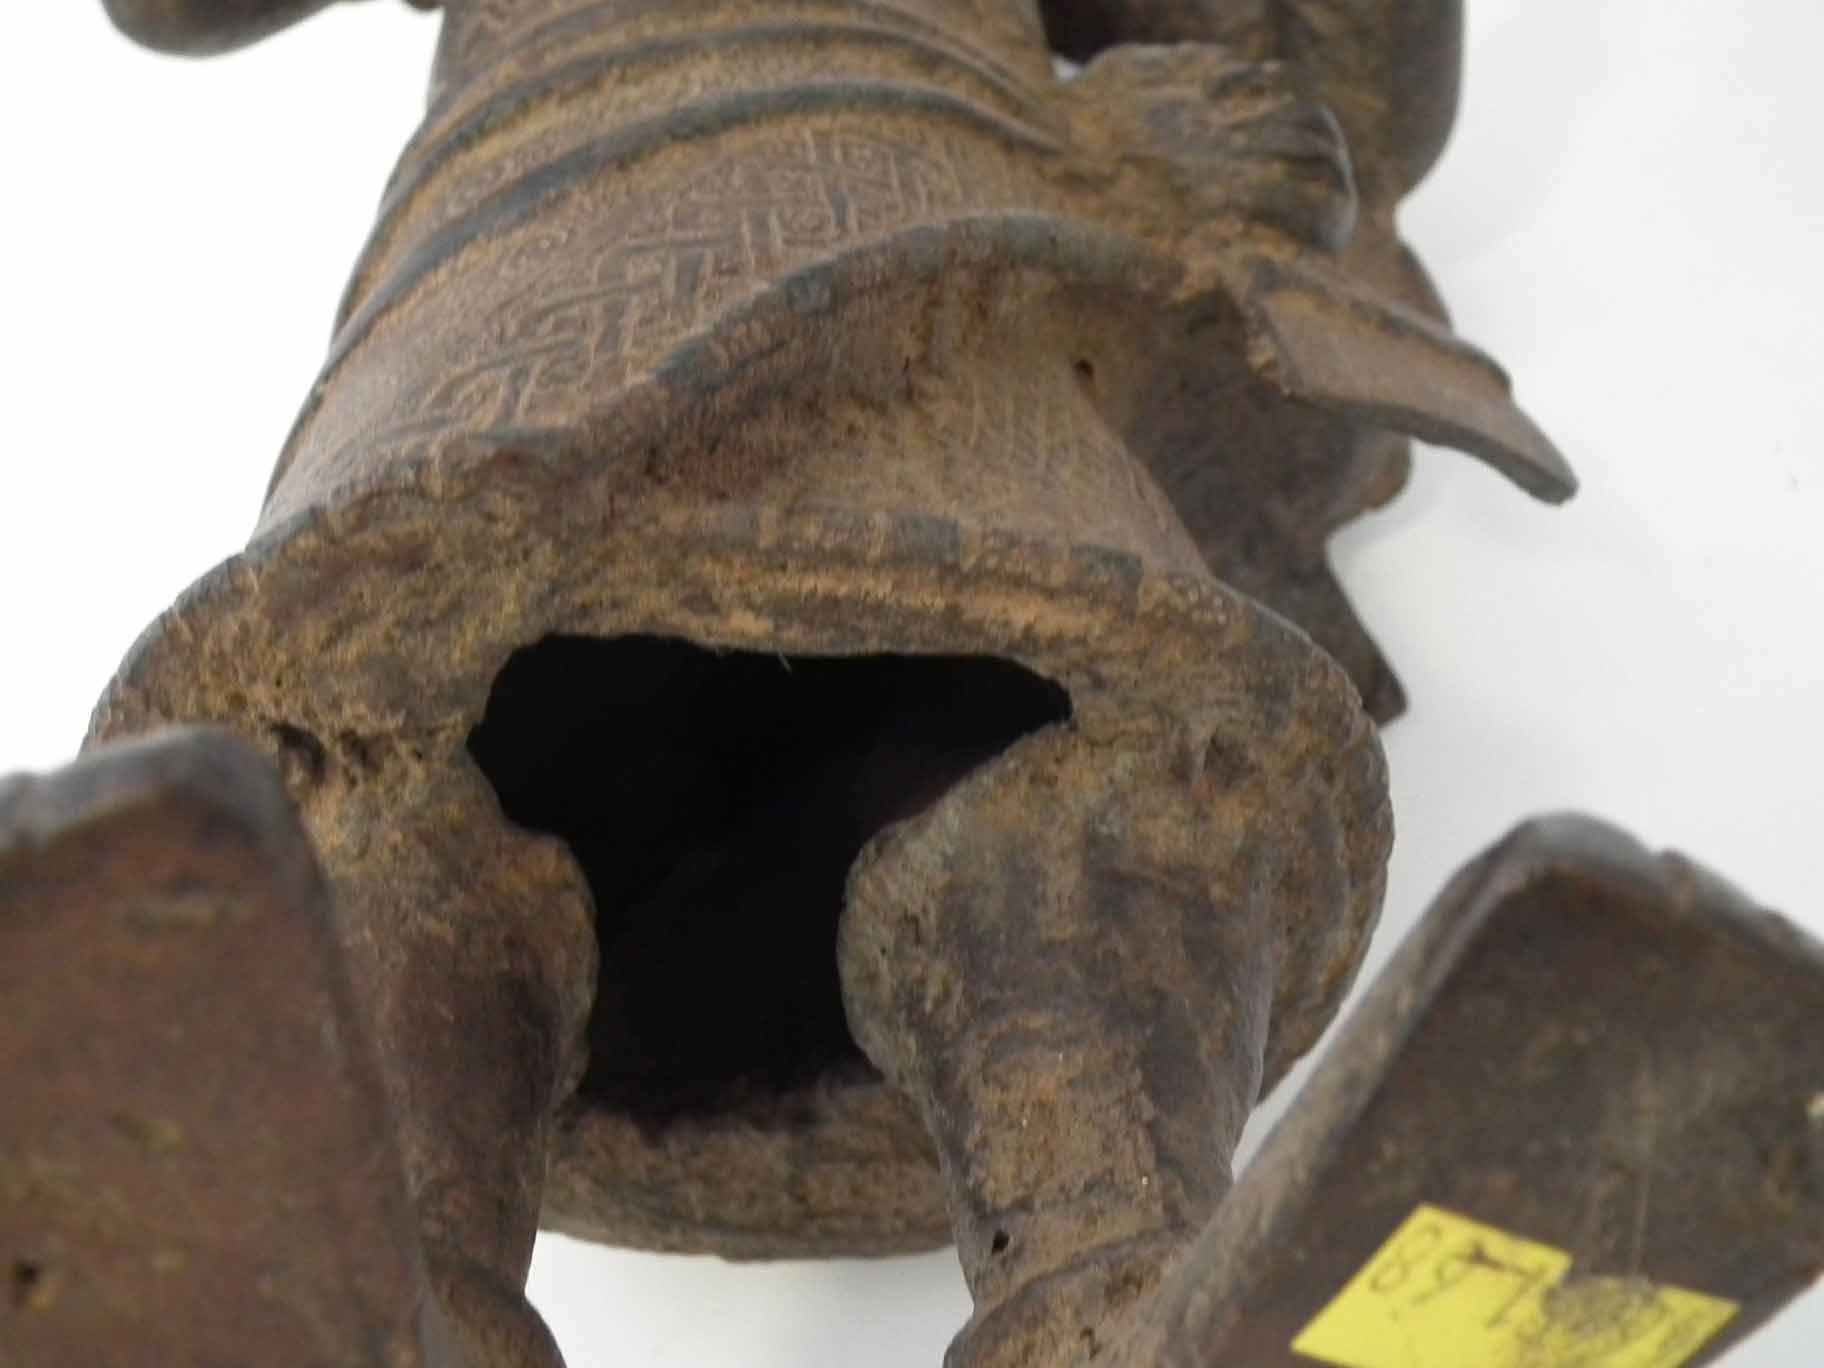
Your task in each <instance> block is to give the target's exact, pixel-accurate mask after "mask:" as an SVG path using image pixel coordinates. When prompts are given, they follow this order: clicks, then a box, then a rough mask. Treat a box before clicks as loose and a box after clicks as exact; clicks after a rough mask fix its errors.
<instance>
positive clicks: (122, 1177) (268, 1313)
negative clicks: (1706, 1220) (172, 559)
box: [0, 733, 450, 1368]
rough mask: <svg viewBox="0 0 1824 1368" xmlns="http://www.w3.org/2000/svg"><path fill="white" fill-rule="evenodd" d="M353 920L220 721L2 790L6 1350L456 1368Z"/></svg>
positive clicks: (61, 1358) (1, 1354) (2, 1300)
mask: <svg viewBox="0 0 1824 1368" xmlns="http://www.w3.org/2000/svg"><path fill="white" fill-rule="evenodd" d="M333 919H334V913H333V910H332V908H331V906H330V903H329V900H328V898H327V896H326V892H325V888H324V884H323V880H322V876H321V875H320V874H319V873H318V871H317V867H316V863H315V861H314V859H313V858H312V855H311V851H310V846H309V844H308V842H307V841H306V840H305V838H304V835H303V833H302V832H301V831H300V830H299V828H298V825H297V819H296V817H295V816H294V815H293V813H292V811H291V808H290V805H289V804H288V803H287V801H286V799H285V796H284V794H283V792H282V791H281V790H280V788H279V786H278V784H277V782H276V781H275V780H274V778H273V777H272V776H271V775H270V774H269V773H268V771H267V769H266V766H265V765H264V764H262V763H261V762H260V760H259V758H258V757H257V756H255V755H253V754H251V753H250V752H248V751H247V750H246V749H245V748H244V747H242V746H241V745H240V744H238V743H236V742H234V741H232V740H231V739H229V738H227V737H225V736H221V735H211V734H207V733H180V734H176V735H168V736H164V737H160V738H157V739H154V740H150V741H146V742H142V743H136V744H132V745H128V746H123V747H119V748H112V749H109V750H106V751H103V752H98V753H97V754H95V755H93V756H90V757H89V758H87V759H85V760H83V761H82V762H80V763H79V764H77V765H75V766H73V767H71V768H70V769H68V770H65V771H63V772H62V773H60V774H58V775H55V776H53V777H51V778H47V779H41V780H35V779H23V778H16V779H11V780H8V781H6V782H5V783H3V784H0V1003H3V1004H4V1005H5V1007H4V1026H3V1027H0V1079H3V1080H4V1081H5V1082H4V1087H5V1100H4V1104H3V1105H0V1364H5V1365H8V1368H14V1366H15V1365H16V1366H17V1368H64V1365H69V1366H70V1368H76V1366H77V1365H91V1364H115V1363H143V1364H161V1365H162V1364H171V1365H177V1364H216V1363H219V1364H228V1363H255V1362H257V1363H272V1364H279V1363H285V1364H322V1365H338V1366H340V1365H346V1366H347V1368H356V1366H357V1365H359V1368H444V1366H445V1365H446V1364H449V1362H450V1360H449V1358H448V1356H447V1353H446V1351H445V1342H444V1339H443V1336H442V1330H441V1326H440V1324H439V1321H438V1317H437V1312H436V1309H435V1303H434V1302H433V1300H432V1298H431V1295H430V1291H429V1283H428V1281H427V1279H426V1275H425V1269H424V1264H423V1261H422V1260H421V1259H420V1257H419V1255H418V1235H417V1230H416V1228H415V1221H414V1220H413V1216H412V1212H411V1208H410V1205H409V1203H408V1201H407V1197H406V1192H405V1183H404V1174H403V1170H402V1168H401V1166H400V1162H399V1153H398V1149H397V1147H396V1144H395V1142H394V1136H393V1131H392V1126H391V1123H390V1118H389V1116H388V1114H387V1110H386V1105H385V1096H384V1093H383V1091H382V1088H381V1083H380V1075H379V1067H378V1062H377V1060H376V1059H375V1058H374V1056H373V1052H372V1047H371V1044H370V1042H369V1039H368V1033H367V1030H366V1026H365V1023H364V1021H363V1017H362V1013H361V1011H360V1008H359V1006H358V1004H357V1003H356V1001H355V999H354V996H353V994H352V991H351V986H350V984H349V982H348V978H347V974H346V972H345V971H344V967H343V963H342V957H341V950H340V944H339V939H340V938H339V936H338V935H337V931H336V928H335V926H334V921H333Z"/></svg>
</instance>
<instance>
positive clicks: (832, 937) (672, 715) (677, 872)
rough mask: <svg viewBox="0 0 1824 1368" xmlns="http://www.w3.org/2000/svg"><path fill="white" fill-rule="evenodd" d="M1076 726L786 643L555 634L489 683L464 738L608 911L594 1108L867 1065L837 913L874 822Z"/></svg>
mask: <svg viewBox="0 0 1824 1368" xmlns="http://www.w3.org/2000/svg"><path fill="white" fill-rule="evenodd" d="M1069 715H1070V702H1069V697H1068V695H1067V694H1066V693H1065V692H1064V690H1063V689H1061V688H1059V687H1058V686H1057V685H1055V684H1053V683H1050V682H1049V681H1047V680H1045V679H1042V678H1040V677H1039V676H1038V675H1035V674H1033V673H1032V672H1031V671H1029V670H1026V669H1023V668H1021V667H1020V666H1017V665H1013V664H1010V663H1008V662H1006V661H1003V660H996V659H992V658H989V657H952V656H893V655H877V656H855V657H828V656H786V655H779V654H771V653H759V652H744V651H720V652H719V651H711V650H706V649H704V648H702V647H698V646H694V645H691V644H689V643H688V642H683V641H678V640H674V639H670V638H661V637H647V636H637V637H620V638H615V639H600V638H593V637H574V636H553V637H547V638H546V639H545V640H543V641H541V642H539V643H537V644H536V645H533V646H528V647H526V648H524V649H522V650H520V651H518V652H516V653H515V654H514V655H513V657H512V658H511V659H510V660H509V661H508V662H507V664H506V666H505V668H504V669H502V670H501V672H500V675H499V676H498V677H497V678H496V679H495V681H494V688H493V691H492V693H491V695H490V697H489V699H488V707H487V712H486V714H485V715H484V717H483V718H482V721H481V723H480V725H479V726H477V727H476V728H475V730H474V731H473V732H472V733H471V734H470V736H469V750H470V753H471V754H472V755H473V756H474V757H475V760H476V762H477V763H478V764H479V765H480V767H481V769H482V771H483V773H485V774H486V775H487V778H488V781H489V782H490V783H491V784H492V785H493V786H494V790H495V792H496V794H497V795H498V796H499V798H500V803H501V807H502V809H503V810H504V811H505V812H506V814H507V816H508V817H509V818H510V819H511V820H512V821H514V822H516V823H518V824H519V825H521V826H523V827H528V828H531V829H532V830H535V831H541V832H547V833H550V834H552V835H556V836H559V837H561V838H563V840H564V841H566V842H567V843H568V844H569V847H570V849H571V851H572V852H573V853H574V855H575V856H576V859H577V862H578V864H579V865H580V866H581V867H582V871H583V874H584V876H585V877H586V878H587V880H588V883H589V890H590V893H591V895H592V896H593V898H594V901H595V908H596V933H597V936H598V938H599V940H600V944H601V954H602V969H601V983H600V989H599V991H598V993H597V996H596V1002H595V1008H594V1012H593V1015H592V1016H591V1018H590V1030H589V1034H590V1052H591V1059H590V1065H589V1072H588V1075H587V1078H586V1079H585V1081H584V1084H583V1088H582V1100H583V1101H584V1103H585V1104H588V1105H596V1106H605V1107H610V1108H614V1109H617V1110H620V1111H622V1112H624V1113H626V1114H629V1115H631V1116H633V1117H634V1118H635V1119H636V1120H638V1121H640V1122H641V1123H642V1124H647V1125H662V1124H664V1123H665V1122H667V1121H669V1120H672V1119H674V1118H676V1117H678V1116H681V1115H698V1116H700V1115H705V1114H714V1113H721V1112H727V1111H732V1110H735V1109H738V1108H740V1107H742V1106H744V1105H748V1104H750V1103H760V1102H762V1101H763V1100H764V1099H767V1098H777V1097H779V1096H780V1095H782V1094H785V1093H788V1092H790V1091H792V1090H794V1089H796V1088H799V1087H802V1086H805V1085H807V1084H809V1083H812V1082H814V1081H816V1080H818V1079H821V1078H827V1077H832V1076H839V1077H840V1076H853V1077H865V1076H868V1069H867V1065H866V1061H865V1060H864V1059H863V1058H862V1056H861V1052H860V1050H859V1049H858V1048H857V1046H856V1045H855V1043H854V1041H853V1040H852V1039H851V1037H850V1035H849V1030H848V1025H847V1023H846V1021H845V1020H844V1018H843V1011H842V998H841V992H840V988H839V985H838V981H837V972H836V953H835V941H836V922H837V918H838V916H839V914H840V912H841V910H842V896H843V888H844V884H845V880H846V878H847V875H848V871H849V866H850V865H851V864H852V863H853V862H854V860H855V857H856V855H857V854H859V853H860V851H861V848H862V846H863V845H865V844H866V843H867V841H868V840H869V838H871V837H872V836H873V835H874V834H875V833H876V832H878V831H880V830H881V829H882V828H884V827H886V826H887V825H889V824H890V823H892V822H895V821H899V820H901V819H902V818H905V817H909V816H912V815H913V814H915V813H917V812H919V811H921V810H922V809H924V808H926V807H928V806H929V805H930V804H931V803H933V802H934V801H936V800H937V798H939V797H940V796H941V795H942V794H943V793H944V792H945V791H946V790H947V789H949V788H950V787H951V786H952V785H953V784H955V783H956V782H957V781H958V780H959V779H961V778H962V777H963V776H964V775H965V774H967V773H968V772H969V771H970V770H972V769H975V768H976V767H977V766H979V765H981V764H983V763H984V762H986V761H988V760H990V759H992V758H993V757H994V756H996V755H998V754H999V753H1000V752H1002V751H1004V750H1005V749H1006V748H1007V747H1008V746H1010V745H1012V744H1013V743H1014V742H1015V741H1017V740H1019V739H1020V738H1021V737H1023V736H1026V735H1028V734H1029V733H1031V732H1034V731H1037V730H1038V729H1040V728H1041V727H1045V726H1047V725H1050V724H1052V723H1055V722H1060V721H1063V720H1065V719H1066V718H1068V717H1069Z"/></svg>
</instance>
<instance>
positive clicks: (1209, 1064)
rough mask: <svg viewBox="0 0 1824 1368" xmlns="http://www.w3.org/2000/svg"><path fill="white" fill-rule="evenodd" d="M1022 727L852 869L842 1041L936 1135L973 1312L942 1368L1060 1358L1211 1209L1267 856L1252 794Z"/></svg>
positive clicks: (1251, 1050) (1273, 954) (1091, 1339)
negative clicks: (850, 1040) (865, 1057)
mask: <svg viewBox="0 0 1824 1368" xmlns="http://www.w3.org/2000/svg"><path fill="white" fill-rule="evenodd" d="M1185 769H1186V767H1185V766H1184V765H1182V764H1180V763H1178V762H1177V761H1176V760H1175V759H1174V758H1173V757H1171V756H1170V755H1168V754H1166V753H1164V748H1163V747H1158V748H1154V747H1145V748H1131V747H1128V746H1123V745H1120V744H1116V745H1110V746H1107V747H1098V746H1096V745H1092V744H1090V743H1089V742H1087V741H1085V740H1084V739H1083V738H1081V737H1080V736H1079V735H1077V734H1076V733H1075V732H1073V731H1071V730H1068V729H1062V728H1059V729H1053V730H1051V731H1048V732H1045V733H1042V734H1040V735H1038V736H1035V737H1033V738H1031V739H1029V740H1027V741H1025V742H1022V743H1020V744H1019V745H1017V746H1016V747H1015V748H1014V749H1012V750H1011V751H1009V752H1007V754H1006V755H1004V756H1003V757H1002V758H1001V759H1000V760H999V761H997V762H996V763H995V764H993V765H991V766H990V767H988V768H987V769H984V770H982V771H978V772H977V773H976V774H975V775H973V776H972V777H971V778H969V779H968V780H966V781H965V782H963V783H962V784H961V785H959V786H958V787H957V788H956V789H955V790H953V791H952V792H951V793H950V794H949V795H947V796H946V797H945V798H944V799H942V800H941V801H940V802H939V803H938V804H937V805H936V806H935V807H933V808H932V809H930V810H929V811H928V812H926V813H925V814H923V815H922V816H920V817H917V818H914V819H912V820H911V821H909V822H906V823H903V824H901V825H900V826H897V827H894V828H891V829H889V830H888V831H887V832H885V833H883V834H882V836H881V837H880V838H878V839H877V840H876V841H875V842H874V843H873V844H872V845H871V846H870V847H869V848H868V849H867V850H866V851H865V852H864V853H863V855H862V857H861V859H860V860H859V861H858V863H857V865H856V866H855V869H854V872H853V873H852V875H851V878H850V884H849V894H848V902H847V907H846V910H845V912H844V919H843V925H842V936H841V943H840V958H841V970H842V980H843V991H844V999H845V1002H846V1004H847V1007H848V1011H849V1018H850V1023H851V1026H852V1028H853V1030H854V1032H855V1034H856V1038H857V1039H858V1040H859V1041H860V1042H861V1044H862V1046H863V1048H864V1049H865V1050H866V1051H867V1052H868V1054H869V1055H870V1057H871V1058H872V1059H873V1060H874V1062H875V1063H876V1064H877V1065H878V1066H879V1067H880V1068H881V1069H882V1070H883V1071H884V1072H885V1073H886V1074H887V1075H888V1076H889V1077H890V1078H891V1079H893V1080H894V1082H895V1083H897V1084H898V1085H899V1086H901V1087H902V1088H904V1089H905V1090H906V1091H907V1092H908V1093H909V1094H911V1095H912V1096H913V1097H914V1098H915V1099H916V1101H917V1102H918V1104H919V1106H920V1107H921V1109H922V1110H923V1112H924V1115H925V1117H926V1121H927V1124H928V1125H929V1126H930V1128H931V1131H932V1134H933V1137H934V1139H935V1141H936V1144H937V1147H938V1152H939V1155H940V1159H941V1162H942V1166H943V1172H944V1179H945V1184H946V1187H947V1190H948V1197H949V1202H950V1209H951V1216H952V1221H953V1223H954V1227H955V1233H956V1239H957V1244H958V1249H959V1253H960V1256H961V1259H962V1263H963V1269H964V1273H965V1275H966V1277H967V1279H968V1282H969V1287H970V1290H971V1292H972V1293H973V1295H974V1298H975V1303H976V1312H975V1316H974V1317H973V1319H972V1320H971V1321H970V1324H969V1326H968V1327H967V1328H966V1329H965V1330H964V1332H963V1333H962V1335H961V1336H959V1337H958V1339H957V1340H956V1342H955V1343H954V1344H953V1345H952V1347H951V1351H950V1356H949V1360H948V1361H949V1362H950V1363H951V1364H952V1365H958V1366H961V1365H967V1368H986V1365H996V1368H1000V1366H1001V1365H1007V1366H1009V1368H1011V1365H1034V1366H1036V1365H1059V1364H1067V1363H1070V1362H1072V1361H1073V1360H1075V1359H1076V1358H1078V1357H1079V1356H1081V1355H1084V1354H1087V1353H1091V1352H1093V1351H1095V1350H1096V1349H1097V1348H1098V1346H1099V1344H1101V1343H1103V1342H1105V1340H1104V1338H1103V1337H1105V1336H1111V1335H1114V1334H1117V1333H1119V1331H1120V1329H1121V1327H1122V1325H1123V1323H1124V1317H1125V1315H1126V1313H1127V1312H1129V1311H1130V1310H1133V1309H1136V1308H1137V1307H1139V1306H1142V1305H1144V1304H1145V1302H1146V1300H1147V1298H1148V1296H1149V1294H1150V1293H1151V1292H1152V1291H1153V1290H1154V1289H1155V1287H1156V1285H1157V1283H1158V1280H1159V1277H1160V1272H1161V1269H1162V1267H1163V1265H1164V1264H1165V1262H1166V1260H1167V1259H1168V1258H1169V1256H1170V1255H1171V1254H1172V1253H1173V1252H1174V1251H1175V1250H1177V1249H1178V1248H1180V1247H1181V1246H1182V1245H1183V1244H1184V1243H1185V1242H1186V1241H1187V1240H1188V1239H1189V1238H1190V1236H1191V1235H1192V1234H1193V1233H1194V1232H1195V1231H1196V1230H1197V1229H1198V1228H1199V1227H1200V1226H1201V1225H1202V1224H1203V1223H1204V1222H1205V1221H1206V1220H1207V1219H1208V1218H1209V1216H1210V1214H1211V1212H1212V1211H1213V1210H1214V1209H1215V1207H1216V1205H1217V1203H1218V1202H1219V1201H1220V1200H1221V1198H1222V1196H1223V1194H1224V1193H1225V1192H1226V1191H1227V1189H1228V1186H1229V1182H1230V1172H1229V1158H1230V1155H1231V1153H1232V1151H1233V1148H1234V1145H1235V1143H1236V1141H1237V1139H1238V1138H1239V1136H1240V1134H1241V1128H1242V1125H1243V1123H1244V1122H1245V1120H1246V1118H1247V1116H1248V1113H1249V1111H1250V1110H1251V1108H1252V1106H1253V1104H1254V1100H1255V1096H1256V1093H1257V1091H1258V1089H1259V1086H1260V1082H1261V1071H1262V1057H1263V1051H1264V1047H1265V1041H1266V1035H1267V1027H1268V1018H1269V1014H1270V1009H1271V1006H1272V996H1273V991H1274V982H1275V978H1276V974H1275V969H1276V967H1277V963H1278V955H1279V953H1280V946H1279V942H1278V939H1277V937H1276V936H1275V935H1274V934H1272V932H1273V928H1272V927H1271V926H1270V925H1269V918H1268V916H1267V909H1268V908H1269V907H1270V906H1272V905H1273V902H1274V899H1275V885H1276V884H1277V883H1278V881H1279V877H1280V873H1279V870H1278V868H1277V857H1276V855H1275V853H1274V850H1275V848H1276V845H1277V843H1276V842H1274V841H1272V840H1270V839H1263V836H1265V834H1266V833H1265V832H1264V831H1263V824H1262V822H1261V820H1260V819H1259V814H1260V813H1261V812H1262V811H1264V810H1265V807H1266V805H1265V804H1262V803H1260V802H1258V801H1257V800H1256V795H1255V794H1254V793H1253V792H1251V791H1250V790H1251V786H1248V785H1245V784H1244V785H1242V786H1240V787H1238V788H1232V789H1229V790H1228V791H1213V790H1217V785H1218V783H1219V782H1220V781H1219V779H1218V776H1217V775H1215V774H1214V773H1210V772H1206V773H1204V774H1202V775H1195V776H1193V775H1190V774H1188V773H1186V772H1185Z"/></svg>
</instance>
